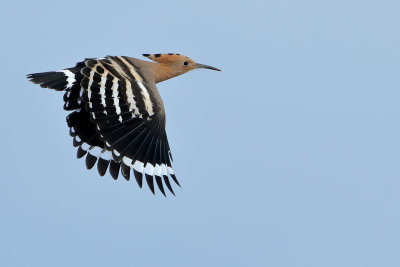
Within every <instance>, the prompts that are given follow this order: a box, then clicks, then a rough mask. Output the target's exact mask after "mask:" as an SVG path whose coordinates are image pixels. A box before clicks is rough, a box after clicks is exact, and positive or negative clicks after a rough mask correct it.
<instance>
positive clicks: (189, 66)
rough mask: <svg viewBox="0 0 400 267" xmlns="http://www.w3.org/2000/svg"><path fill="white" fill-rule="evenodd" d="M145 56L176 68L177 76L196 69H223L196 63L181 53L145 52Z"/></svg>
mask: <svg viewBox="0 0 400 267" xmlns="http://www.w3.org/2000/svg"><path fill="white" fill-rule="evenodd" d="M143 56H145V57H147V58H149V59H151V60H153V61H154V62H157V63H158V64H160V65H163V66H166V67H170V68H172V69H173V70H174V72H175V76H178V75H181V74H184V73H186V72H188V71H191V70H194V69H210V70H216V71H221V70H220V69H217V68H214V67H211V66H208V65H204V64H200V63H196V62H194V61H193V60H192V59H190V58H188V57H186V56H184V55H180V54H173V53H169V54H143Z"/></svg>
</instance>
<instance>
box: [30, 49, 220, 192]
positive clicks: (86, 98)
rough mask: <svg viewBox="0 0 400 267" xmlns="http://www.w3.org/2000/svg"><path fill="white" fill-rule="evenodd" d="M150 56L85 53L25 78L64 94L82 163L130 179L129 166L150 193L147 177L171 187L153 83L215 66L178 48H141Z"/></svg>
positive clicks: (161, 109)
mask: <svg viewBox="0 0 400 267" xmlns="http://www.w3.org/2000/svg"><path fill="white" fill-rule="evenodd" d="M144 56H146V57H148V58H150V59H152V60H153V61H154V62H148V61H143V60H140V59H136V58H131V57H124V56H107V57H105V58H96V59H86V60H84V61H82V62H78V63H77V64H76V66H75V67H73V68H68V69H63V70H60V71H51V72H44V73H36V74H29V75H28V76H27V77H28V79H30V81H32V82H34V83H36V84H40V86H41V87H44V88H51V89H55V90H58V91H66V92H65V94H64V101H65V104H64V109H65V110H67V111H71V113H70V114H69V115H68V116H67V123H68V126H69V127H70V135H71V136H72V137H73V144H74V146H76V147H78V152H77V156H78V158H81V157H83V156H85V155H86V166H87V168H88V169H91V168H92V167H93V166H94V165H95V164H96V162H97V169H98V172H99V174H100V175H101V176H103V175H104V174H105V173H106V171H107V169H109V172H110V174H111V176H112V177H113V178H114V179H117V178H118V174H119V172H120V170H121V173H122V175H123V176H124V177H125V179H127V180H129V179H130V170H131V169H133V173H134V175H135V178H136V181H137V182H138V184H139V186H140V187H142V175H143V173H144V175H145V178H146V182H147V184H148V186H149V188H150V189H151V191H152V192H153V193H154V183H153V177H155V180H156V183H157V185H158V187H159V189H160V191H161V192H162V193H163V194H164V195H165V192H164V188H163V181H164V183H165V185H166V186H167V187H168V189H169V190H170V191H171V192H172V193H174V192H173V190H172V187H171V184H170V182H169V178H168V176H170V177H171V178H172V179H173V180H174V181H175V182H176V183H177V184H178V185H179V183H178V181H177V179H176V177H175V173H174V171H173V169H172V165H171V161H172V156H171V152H170V148H169V144H168V139H167V135H166V132H165V110H164V105H163V101H162V99H161V96H160V94H159V92H158V90H157V88H156V83H158V82H162V81H165V80H168V79H170V78H172V77H175V76H178V75H181V74H183V73H185V72H187V71H190V70H192V69H195V68H208V69H213V70H218V69H216V68H213V67H210V66H207V65H202V64H198V63H195V62H194V61H193V60H191V59H189V58H187V57H185V56H183V55H179V54H144Z"/></svg>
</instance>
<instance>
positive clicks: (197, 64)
mask: <svg viewBox="0 0 400 267" xmlns="http://www.w3.org/2000/svg"><path fill="white" fill-rule="evenodd" d="M195 68H196V69H209V70H216V71H221V70H220V69H217V68H214V67H211V66H208V65H204V64H199V63H196V65H195Z"/></svg>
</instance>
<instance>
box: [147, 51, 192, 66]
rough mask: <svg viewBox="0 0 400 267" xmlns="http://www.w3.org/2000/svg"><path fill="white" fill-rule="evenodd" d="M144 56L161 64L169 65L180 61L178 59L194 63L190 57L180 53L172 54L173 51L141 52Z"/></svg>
mask: <svg viewBox="0 0 400 267" xmlns="http://www.w3.org/2000/svg"><path fill="white" fill-rule="evenodd" d="M143 56H144V57H147V58H149V59H151V60H153V61H155V62H157V63H159V64H162V65H164V64H165V65H171V64H173V63H174V62H180V61H185V60H186V61H189V62H190V63H192V64H195V62H194V61H193V60H191V59H190V58H188V57H186V56H184V55H181V54H174V53H168V54H143Z"/></svg>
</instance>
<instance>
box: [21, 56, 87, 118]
mask: <svg viewBox="0 0 400 267" xmlns="http://www.w3.org/2000/svg"><path fill="white" fill-rule="evenodd" d="M84 66H85V64H84V62H79V63H78V64H76V66H75V67H73V68H68V69H63V70H59V71H48V72H41V73H32V74H28V75H27V76H26V77H27V78H28V79H29V80H30V81H31V82H33V83H35V84H39V85H40V86H41V87H43V88H50V89H54V90H57V91H66V92H65V94H64V101H65V104H64V109H65V110H75V109H79V108H81V92H80V91H81V85H80V84H81V80H82V78H83V75H82V74H81V69H82V68H83V67H84Z"/></svg>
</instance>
